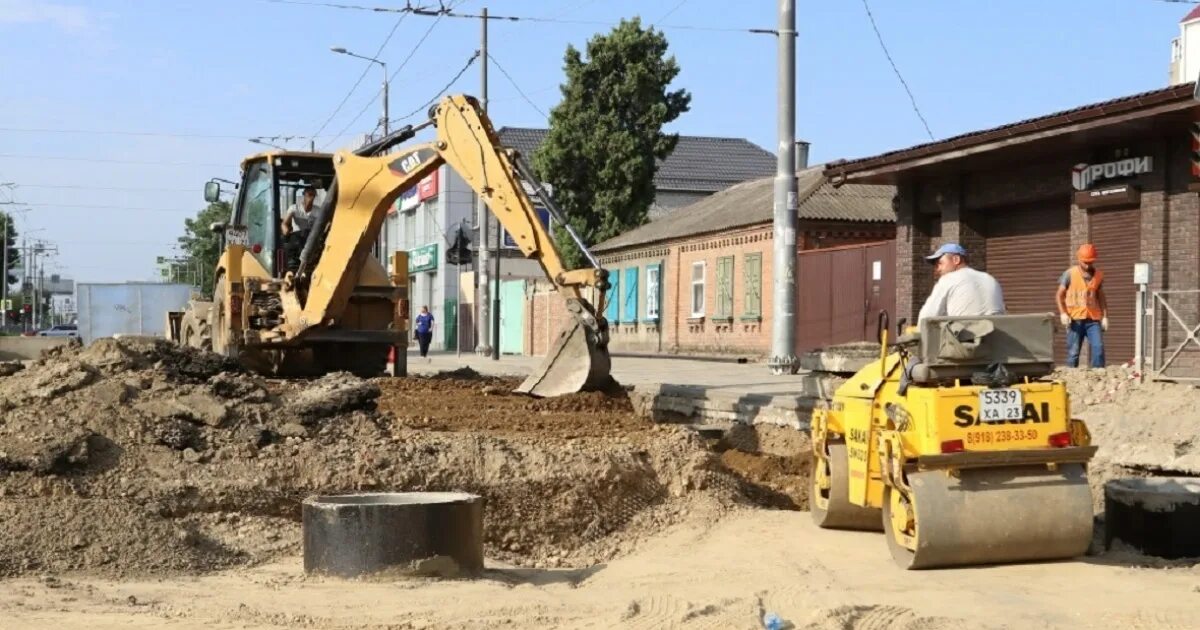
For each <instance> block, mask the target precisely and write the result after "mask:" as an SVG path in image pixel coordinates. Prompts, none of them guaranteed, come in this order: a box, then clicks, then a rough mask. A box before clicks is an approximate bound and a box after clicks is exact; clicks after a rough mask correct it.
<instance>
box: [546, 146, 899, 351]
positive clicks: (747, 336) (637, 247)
mask: <svg viewBox="0 0 1200 630" xmlns="http://www.w3.org/2000/svg"><path fill="white" fill-rule="evenodd" d="M797 179H798V190H799V199H800V202H799V209H798V212H799V217H800V222H799V233H798V248H799V249H803V250H811V249H818V248H836V247H838V246H846V245H855V244H860V243H871V242H879V241H888V240H890V239H892V238H893V237H894V233H895V226H894V217H893V211H892V205H891V200H892V197H893V194H894V190H893V189H892V187H891V186H886V185H885V186H877V185H860V184H852V185H848V186H842V187H841V188H834V187H833V186H832V185H831V184H830V183H829V182H828V181H827V180H826V179H825V177H824V176H823V174H822V171H821V168H819V167H815V168H808V169H805V170H802V171H800V172H799V173H798V175H797ZM773 206H774V191H773V182H772V178H762V179H756V180H753V181H748V182H744V183H741V184H738V185H735V186H732V187H730V188H728V189H726V190H723V191H721V192H719V193H717V194H715V195H711V196H709V197H705V198H704V199H701V200H700V201H697V202H695V203H693V204H691V205H688V206H686V207H684V208H681V209H679V210H678V211H676V212H673V213H671V214H669V215H668V216H666V217H663V218H660V219H658V220H656V221H652V222H650V223H647V224H646V225H644V226H642V227H640V228H637V229H635V230H631V231H629V232H626V233H624V234H621V235H620V236H617V237H615V238H612V239H609V240H608V241H605V242H603V243H600V244H599V245H596V246H595V247H594V248H593V250H594V251H595V253H596V255H597V257H598V258H599V259H600V262H601V264H603V265H604V267H605V268H606V269H608V270H609V273H610V276H609V279H610V282H611V283H612V285H613V287H612V289H611V290H610V292H609V295H608V297H607V300H606V301H607V304H608V305H607V308H606V309H605V317H606V319H607V320H608V321H609V329H610V333H611V334H610V339H611V342H610V348H611V350H612V351H614V352H672V353H674V352H680V353H737V354H743V355H750V356H761V355H765V354H766V353H767V352H768V350H769V348H770V331H771V297H772V296H771V290H770V289H771V278H772V258H773V249H772V247H773V242H772V234H773V230H772V223H771V221H772V212H773V210H772V209H773ZM801 290H802V291H803V290H804V289H803V288H802V289H801ZM528 295H529V298H530V303H531V308H530V309H529V317H528V319H527V322H526V329H527V331H529V332H530V336H529V339H528V340H527V344H528V345H527V350H528V352H529V353H531V354H541V353H544V352H545V346H546V342H547V340H549V339H550V338H551V334H552V331H556V330H558V329H559V327H560V326H561V325H563V323H564V322H565V315H564V314H563V313H561V312H560V310H559V308H558V307H557V306H556V305H557V304H558V302H559V300H556V299H555V297H556V296H554V295H553V293H552V292H551V291H550V290H549V288H548V287H546V286H544V285H543V286H539V287H537V288H534V289H532V290H531V291H530V292H529V294H528Z"/></svg>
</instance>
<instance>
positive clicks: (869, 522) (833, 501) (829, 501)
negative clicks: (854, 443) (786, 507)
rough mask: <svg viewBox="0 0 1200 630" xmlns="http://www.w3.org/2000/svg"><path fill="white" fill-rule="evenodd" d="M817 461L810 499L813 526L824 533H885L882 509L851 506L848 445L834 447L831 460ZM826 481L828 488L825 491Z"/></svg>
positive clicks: (833, 445)
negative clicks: (842, 530) (853, 530)
mask: <svg viewBox="0 0 1200 630" xmlns="http://www.w3.org/2000/svg"><path fill="white" fill-rule="evenodd" d="M813 460H814V461H813V474H812V484H813V485H812V491H811V492H810V493H809V499H808V502H809V511H810V512H811V513H812V518H813V522H814V523H816V524H817V526H818V527H821V528H824V529H857V530H863V531H871V532H878V531H883V516H882V515H881V513H880V511H879V509H878V508H865V507H861V506H858V505H855V504H853V503H851V502H850V497H849V490H850V463H849V459H848V458H847V456H846V445H845V444H830V445H829V454H828V458H827V460H822V459H821V458H819V457H814V458H813ZM826 461H827V462H828V464H826V463H825V462H826ZM826 481H827V482H828V484H829V485H828V488H826V487H824V486H825V482H826Z"/></svg>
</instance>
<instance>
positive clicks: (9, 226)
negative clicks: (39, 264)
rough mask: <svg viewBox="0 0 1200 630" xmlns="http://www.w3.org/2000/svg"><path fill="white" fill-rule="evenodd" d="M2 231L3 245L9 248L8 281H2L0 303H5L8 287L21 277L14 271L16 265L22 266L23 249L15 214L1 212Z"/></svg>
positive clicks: (1, 239) (0, 225)
mask: <svg viewBox="0 0 1200 630" xmlns="http://www.w3.org/2000/svg"><path fill="white" fill-rule="evenodd" d="M0 232H2V233H3V236H4V237H3V238H0V241H2V242H3V245H2V246H3V247H7V248H8V278H7V280H8V281H7V282H2V283H0V303H3V301H4V300H5V299H7V298H8V297H9V296H8V289H9V287H11V286H12V285H14V284H16V283H17V281H18V280H20V278H19V277H17V274H15V273H13V268H14V267H20V266H21V250H19V249H17V226H16V225H15V224H14V221H13V216H12V215H11V214H6V213H4V212H0Z"/></svg>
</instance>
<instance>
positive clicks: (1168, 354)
mask: <svg viewBox="0 0 1200 630" xmlns="http://www.w3.org/2000/svg"><path fill="white" fill-rule="evenodd" d="M1198 305H1200V289H1180V290H1172V291H1154V292H1153V293H1152V294H1151V300H1150V308H1148V309H1146V312H1145V314H1146V317H1147V318H1148V322H1147V323H1146V329H1147V330H1149V331H1150V335H1149V337H1150V370H1149V373H1150V377H1151V378H1152V379H1154V380H1172V381H1200V356H1197V355H1198V354H1200V352H1198V351H1200V337H1197V334H1200V312H1198V310H1200V309H1198V308H1197V306H1198Z"/></svg>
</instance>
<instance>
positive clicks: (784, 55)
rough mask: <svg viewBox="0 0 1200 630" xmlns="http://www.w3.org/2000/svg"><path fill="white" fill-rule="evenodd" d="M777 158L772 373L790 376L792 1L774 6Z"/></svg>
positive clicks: (793, 98)
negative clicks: (776, 24)
mask: <svg viewBox="0 0 1200 630" xmlns="http://www.w3.org/2000/svg"><path fill="white" fill-rule="evenodd" d="M777 37H778V38H779V55H778V66H779V67H778V70H779V101H778V105H777V107H778V112H777V115H778V117H779V118H778V131H779V134H778V141H779V145H778V147H777V150H778V155H777V159H776V168H775V212H774V223H775V236H774V238H775V253H774V256H775V258H774V261H773V263H772V265H773V274H772V281H773V286H774V291H773V294H772V295H773V297H772V304H771V314H772V318H771V359H770V363H769V365H770V367H771V373H772V374H795V373H796V370H797V369H798V368H799V362H798V361H797V359H796V223H797V218H796V163H795V157H794V156H795V151H796V1H795V0H780V2H779V34H778V36H777Z"/></svg>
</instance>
